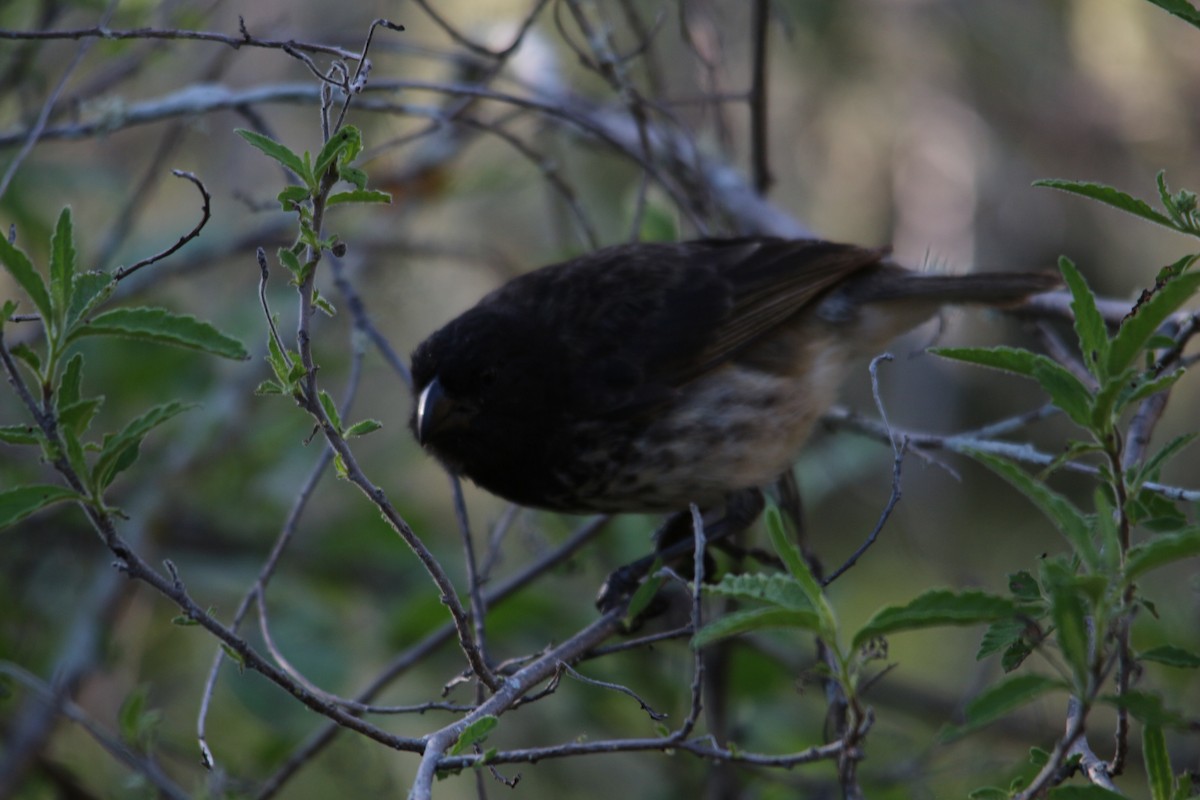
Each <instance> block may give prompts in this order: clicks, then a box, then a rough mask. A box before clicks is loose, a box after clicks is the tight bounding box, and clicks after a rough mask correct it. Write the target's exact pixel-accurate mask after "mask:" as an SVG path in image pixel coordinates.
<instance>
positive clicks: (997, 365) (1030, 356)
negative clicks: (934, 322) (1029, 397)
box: [929, 347, 1046, 378]
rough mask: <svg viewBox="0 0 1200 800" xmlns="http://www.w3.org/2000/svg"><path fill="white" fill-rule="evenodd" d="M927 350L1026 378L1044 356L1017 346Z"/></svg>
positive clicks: (944, 356)
mask: <svg viewBox="0 0 1200 800" xmlns="http://www.w3.org/2000/svg"><path fill="white" fill-rule="evenodd" d="M929 352H931V353H933V354H934V355H937V356H941V357H942V358H952V359H954V360H955V361H966V362H967V363H968V364H978V365H979V366H981V367H991V368H992V369H999V370H1004V371H1005V372H1015V373H1016V374H1018V375H1024V376H1025V377H1027V378H1032V377H1033V371H1034V369H1035V368H1036V367H1037V365H1038V363H1039V361H1041V360H1043V359H1046V357H1045V356H1043V355H1039V354H1038V353H1034V352H1032V351H1030V350H1025V349H1023V348H1019V347H931V348H930V349H929Z"/></svg>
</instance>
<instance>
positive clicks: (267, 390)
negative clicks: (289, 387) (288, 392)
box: [254, 381, 283, 395]
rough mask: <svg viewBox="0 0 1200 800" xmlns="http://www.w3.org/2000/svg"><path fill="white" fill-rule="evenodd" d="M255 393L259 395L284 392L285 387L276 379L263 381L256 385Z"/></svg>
mask: <svg viewBox="0 0 1200 800" xmlns="http://www.w3.org/2000/svg"><path fill="white" fill-rule="evenodd" d="M254 393H255V394H258V395H267V394H283V387H282V386H280V385H279V384H278V383H276V382H275V381H263V382H262V383H260V384H259V385H258V386H256V387H254Z"/></svg>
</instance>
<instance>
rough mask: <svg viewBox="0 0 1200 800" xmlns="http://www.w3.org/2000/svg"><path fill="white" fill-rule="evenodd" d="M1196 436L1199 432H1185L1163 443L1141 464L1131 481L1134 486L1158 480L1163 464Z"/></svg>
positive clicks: (1198, 435) (1194, 439) (1199, 435)
mask: <svg viewBox="0 0 1200 800" xmlns="http://www.w3.org/2000/svg"><path fill="white" fill-rule="evenodd" d="M1197 437H1200V433H1185V434H1183V435H1182V436H1176V437H1175V438H1174V439H1172V440H1171V441H1169V442H1167V443H1166V444H1165V445H1163V446H1162V448H1161V449H1160V450H1159V451H1158V452H1157V453H1155V454H1154V455H1152V456H1151V457H1150V458H1148V459H1146V463H1145V464H1143V465H1142V468H1141V469H1140V470H1139V472H1138V475H1137V477H1136V478H1135V479H1134V481H1133V485H1134V487H1135V488H1136V487H1140V486H1141V485H1142V484H1143V483H1145V482H1146V481H1156V480H1158V478H1159V474H1160V472H1161V471H1162V468H1163V465H1164V464H1166V463H1167V461H1169V460H1171V459H1172V458H1174V457H1175V456H1176V455H1178V454H1179V452H1180V451H1182V450H1183V449H1184V448H1185V447H1187V446H1188V445H1189V444H1191V443H1192V442H1194V441H1196V438H1197Z"/></svg>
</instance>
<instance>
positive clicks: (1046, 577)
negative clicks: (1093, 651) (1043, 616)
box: [1042, 561, 1090, 695]
mask: <svg viewBox="0 0 1200 800" xmlns="http://www.w3.org/2000/svg"><path fill="white" fill-rule="evenodd" d="M1042 573H1043V575H1042V585H1043V586H1045V587H1046V590H1047V592H1048V593H1049V595H1050V618H1051V619H1052V620H1053V621H1054V635H1055V638H1056V639H1057V640H1058V649H1059V650H1060V651H1061V652H1062V655H1063V658H1064V659H1066V662H1067V665H1068V666H1069V667H1070V668H1071V672H1072V674H1073V676H1074V678H1075V687H1074V691H1075V692H1076V694H1080V695H1082V694H1086V693H1087V691H1088V687H1089V684H1090V670H1089V668H1088V666H1089V662H1090V657H1089V652H1088V633H1087V608H1086V606H1085V604H1084V594H1083V591H1082V590H1081V589H1080V587H1079V585H1078V583H1077V582H1076V580H1075V576H1074V575H1072V574H1071V573H1070V572H1068V571H1067V569H1066V567H1064V566H1062V565H1061V564H1060V563H1058V562H1056V561H1047V562H1044V563H1043V565H1042Z"/></svg>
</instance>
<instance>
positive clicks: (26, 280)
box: [0, 234, 54, 325]
mask: <svg viewBox="0 0 1200 800" xmlns="http://www.w3.org/2000/svg"><path fill="white" fill-rule="evenodd" d="M0 262H3V263H4V268H5V269H7V270H8V274H9V275H12V276H13V280H15V281H16V282H17V285H18V286H20V287H21V288H22V289H24V290H25V294H27V295H29V299H30V300H32V301H33V305H34V307H35V308H36V309H37V310H38V313H39V314H41V315H42V320H43V321H44V322H45V323H46V325H50V324H52V322H53V320H54V317H53V315H52V313H51V305H50V294H49V293H48V292H47V291H46V282H45V281H44V280H42V276H41V275H40V274H39V273H38V271H37V270H36V269H35V268H34V266H33V262H32V261H30V260H29V256H27V255H25V253H24V252H22V251H21V249H20V248H18V247H15V246H14V245H12V244H10V243H9V241H8V237H7V236H4V235H2V234H0Z"/></svg>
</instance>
